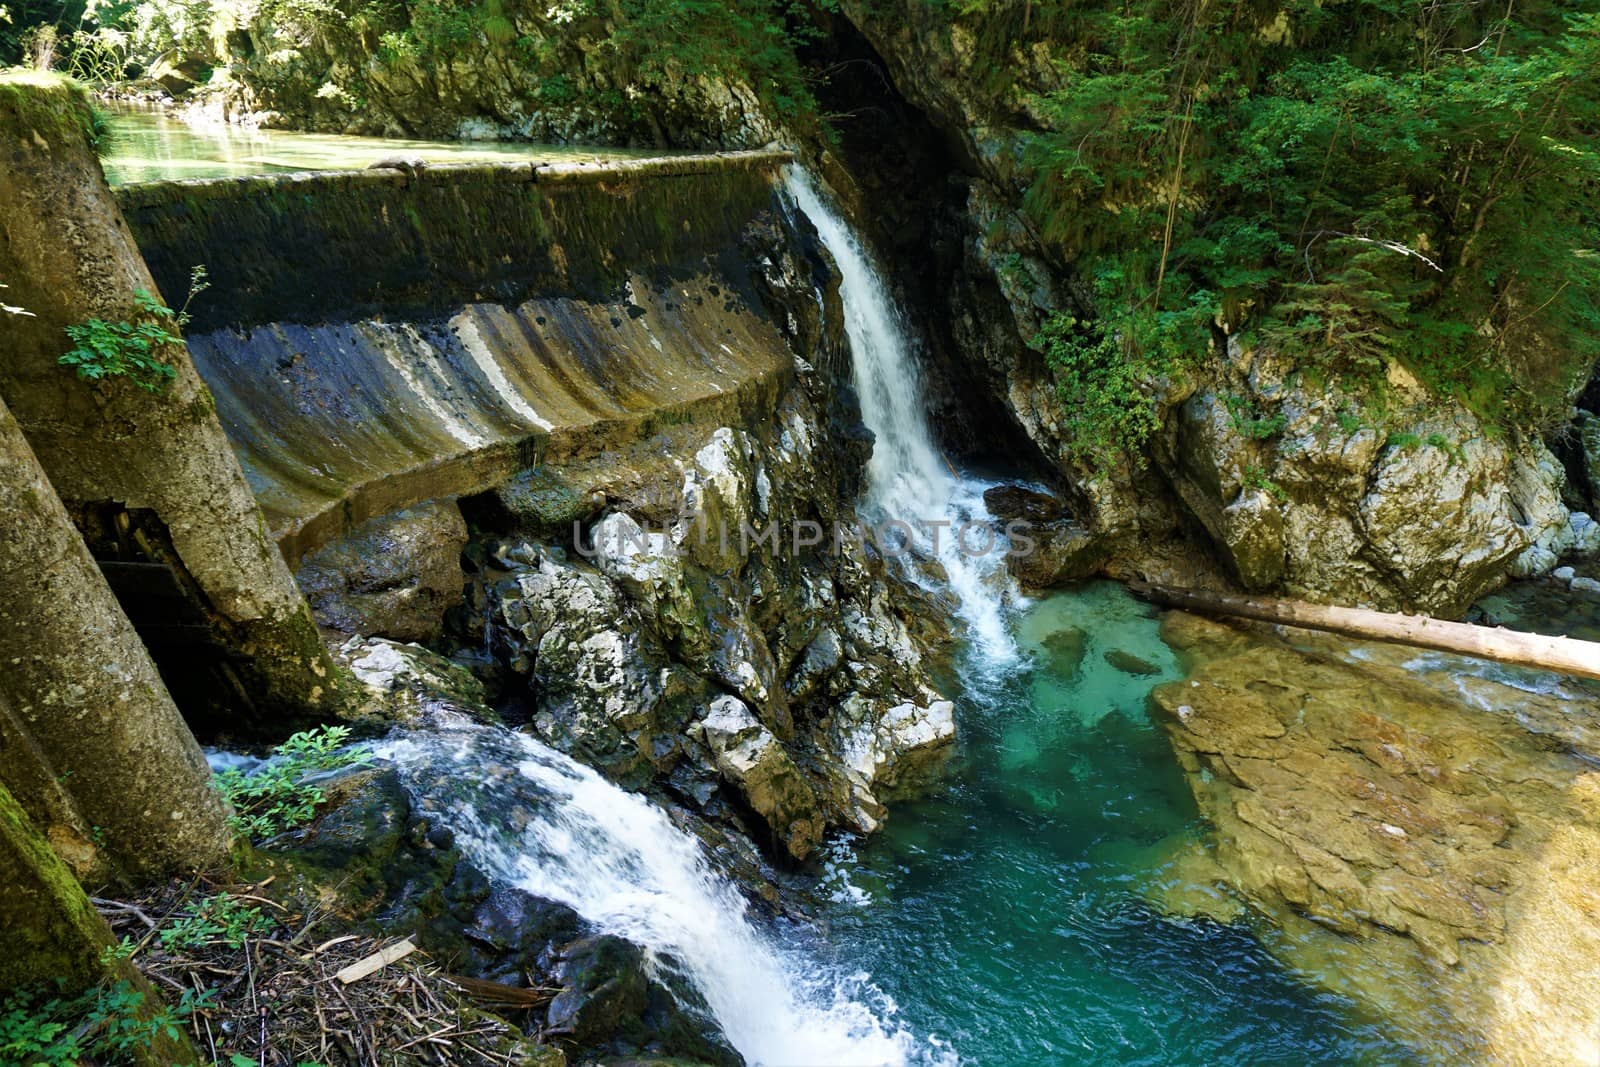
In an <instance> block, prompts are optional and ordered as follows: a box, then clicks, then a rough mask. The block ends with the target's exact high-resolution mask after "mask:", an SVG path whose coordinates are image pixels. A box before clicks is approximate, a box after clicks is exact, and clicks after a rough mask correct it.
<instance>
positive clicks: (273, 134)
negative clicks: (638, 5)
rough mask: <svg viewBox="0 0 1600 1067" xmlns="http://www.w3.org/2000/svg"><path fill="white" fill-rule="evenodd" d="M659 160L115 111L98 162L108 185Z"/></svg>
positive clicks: (614, 152)
mask: <svg viewBox="0 0 1600 1067" xmlns="http://www.w3.org/2000/svg"><path fill="white" fill-rule="evenodd" d="M667 154H670V153H663V152H640V151H630V150H628V149H619V148H586V147H581V146H578V147H574V146H571V145H546V144H526V143H514V142H503V143H502V142H494V141H409V140H401V139H398V138H389V137H346V136H344V135H342V134H319V133H297V132H294V131H290V130H260V129H250V128H247V127H243V126H232V125H226V124H221V123H217V124H208V125H204V126H197V125H190V124H188V123H185V122H179V121H177V120H176V119H172V118H168V117H167V116H166V115H164V114H163V113H161V112H159V111H154V110H149V109H143V108H117V109H115V110H114V111H113V113H112V122H111V142H110V149H109V151H108V152H107V153H106V155H105V157H104V158H103V159H102V161H101V162H102V163H103V165H104V166H105V171H106V178H107V179H108V180H109V181H110V182H111V184H113V185H123V184H129V183H133V182H151V181H166V180H170V179H174V178H234V177H241V176H245V175H251V174H272V173H282V172H287V171H296V170H361V169H363V168H365V167H367V166H369V165H371V164H373V163H376V162H377V161H378V160H381V159H388V158H390V157H393V156H405V157H408V158H419V159H422V160H424V161H426V162H428V163H496V162H501V163H516V162H528V161H536V162H541V163H573V162H587V161H592V160H600V159H632V158H640V157H644V156H652V155H667Z"/></svg>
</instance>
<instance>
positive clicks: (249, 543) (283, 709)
mask: <svg viewBox="0 0 1600 1067" xmlns="http://www.w3.org/2000/svg"><path fill="white" fill-rule="evenodd" d="M88 114H89V113H88V104H87V100H86V99H85V97H84V95H83V93H82V91H81V90H80V89H77V88H75V87H73V86H71V85H70V84H69V83H66V82H65V81H60V80H50V79H49V78H47V77H46V76H43V75H37V74H23V75H9V76H0V189H3V190H4V195H3V196H0V282H4V283H5V284H6V285H8V286H9V288H8V289H6V290H5V291H4V294H5V297H6V302H7V303H10V304H16V305H20V306H21V307H23V308H25V309H27V311H29V312H31V313H32V317H25V316H3V315H0V318H3V320H4V321H0V339H3V342H4V345H3V347H4V358H3V359H0V397H3V398H4V400H5V402H6V404H7V405H8V406H9V407H10V408H11V412H12V414H13V415H14V416H15V417H16V420H17V422H19V423H20V424H21V425H22V428H23V430H24V432H25V433H26V434H27V437H28V441H29V443H30V444H31V445H32V447H33V450H34V452H35V454H36V455H37V456H38V457H39V462H40V463H41V465H42V466H43V467H44V469H45V470H46V471H47V472H48V473H49V477H50V481H51V483H52V484H53V485H54V486H55V489H56V492H57V493H58V494H60V496H61V498H62V500H63V501H64V502H66V504H67V505H68V507H69V508H72V509H74V510H78V509H84V510H89V511H92V510H94V509H110V510H113V511H115V510H117V509H125V510H126V511H127V512H131V513H134V514H135V515H139V516H153V517H154V519H155V522H154V523H153V524H152V525H153V526H155V527H157V528H159V529H162V530H164V536H165V537H167V538H169V539H170V545H171V551H172V554H173V555H174V556H175V557H176V559H177V560H179V561H181V568H182V570H183V572H185V574H186V575H187V577H188V578H191V579H192V580H193V586H194V587H195V588H196V589H197V590H198V593H199V599H200V600H201V601H202V605H201V606H202V608H203V610H204V612H205V613H206V615H207V617H208V621H209V625H210V627H211V630H212V633H213V636H214V638H215V640H216V641H217V642H218V643H219V644H220V645H221V646H223V647H224V648H226V649H227V650H228V652H229V654H230V656H229V658H230V661H231V664H232V667H233V669H235V670H237V671H238V673H239V675H240V676H241V680H242V682H243V685H242V686H241V687H239V692H240V694H241V699H245V698H248V700H249V701H250V702H251V703H252V704H253V705H254V707H255V709H256V710H257V711H259V712H262V713H275V714H279V715H286V716H289V717H292V718H299V719H307V718H312V717H321V716H325V715H327V714H328V713H330V712H332V711H334V710H337V706H338V704H339V700H340V698H341V697H342V695H343V689H342V686H341V685H339V684H338V683H337V676H336V674H335V671H334V667H333V665H332V662H331V661H330V659H329V657H328V654H327V651H326V650H325V649H324V648H323V647H322V643H321V640H320V639H319V637H318V634H317V630H316V626H315V624H314V623H313V622H312V619H311V615H310V612H309V610H308V609H307V608H306V605H305V601H304V599H303V598H302V597H301V595H300V590H299V589H298V588H297V587H296V586H295V584H294V579H293V578H292V577H291V575H290V573H289V569H288V567H287V566H286V565H285V563H284V561H283V557H282V556H281V555H280V554H279V552H278V549H277V546H276V545H275V544H274V543H273V541H272V540H271V538H270V537H269V535H268V533H267V529H266V523H265V521H264V519H263V518H262V514H261V509H260V508H259V507H258V506H257V504H256V501H255V497H254V496H253V495H252V493H251V491H250V487H249V485H248V484H247V482H246V481H245V477H244V473H243V471H242V470H241V469H240V467H239V462H238V460H237V459H236V458H235V456H234V454H233V450H232V448H231V447H230V446H229V444H228V440H227V438H226V437H225V436H224V434H223V430H222V425H221V423H220V422H219V421H218V419H217V414H216V407H215V404H214V403H213V401H212V398H211V393H210V391H209V390H208V389H207V388H206V385H205V383H204V382H202V381H201V380H200V377H199V375H198V374H197V373H196V372H195V368H194V364H193V362H192V361H191V360H190V358H189V354H188V350H187V349H186V348H185V347H184V346H182V345H176V346H167V351H164V352H163V356H164V357H165V358H167V359H169V360H170V361H171V362H172V363H173V365H174V367H175V369H176V371H177V377H176V379H175V380H173V381H172V382H171V383H170V384H169V385H168V386H167V388H166V389H165V390H164V391H163V392H161V393H159V394H151V393H147V392H144V391H143V390H140V389H138V388H136V387H135V386H134V385H133V384H132V383H131V382H129V381H126V380H119V379H108V380H104V381H101V382H98V383H93V384H91V383H88V382H84V381H80V380H78V379H77V378H76V377H75V376H74V375H73V374H72V372H71V371H70V370H69V369H68V368H66V367H62V366H60V365H59V364H58V359H59V357H60V356H61V355H62V354H63V353H64V352H65V351H66V350H67V349H68V348H69V347H71V342H70V341H69V340H68V339H67V337H66V335H65V333H64V332H63V331H64V329H65V327H67V326H69V325H74V324H77V323H81V322H83V321H85V320H87V319H89V318H101V319H104V320H106V321H108V322H127V321H134V320H135V318H136V315H135V310H134V294H135V292H136V291H137V290H140V289H143V290H146V291H148V292H150V293H152V294H155V293H156V287H155V283H154V282H153V281H152V280H151V278H150V273H149V271H148V270H147V269H146V267H145V264H144V260H143V259H142V258H141V257H140V255H139V250H138V248H137V247H136V246H135V245H134V243H133V239H132V237H131V235H130V234H129V232H128V227H127V223H126V222H125V221H124V220H123V218H122V213H121V211H120V210H119V209H118V208H117V205H116V202H115V200H114V199H113V198H112V195H111V191H110V189H109V187H108V186H107V185H106V181H105V177H104V175H103V174H102V172H101V169H100V164H99V161H98V160H97V159H96V158H95V155H94V152H93V150H92V149H91V147H90V143H89V136H88V132H87V131H88ZM157 295H158V296H161V295H163V294H157ZM164 298H165V300H166V302H167V303H169V304H171V303H173V302H174V301H175V302H177V303H178V304H182V303H183V298H184V294H182V293H167V294H164ZM264 373H270V371H267V370H265V369H264Z"/></svg>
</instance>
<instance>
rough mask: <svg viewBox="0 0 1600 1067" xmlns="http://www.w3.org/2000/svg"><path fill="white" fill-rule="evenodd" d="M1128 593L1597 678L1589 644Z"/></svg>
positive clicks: (1150, 588) (1425, 619)
mask: <svg viewBox="0 0 1600 1067" xmlns="http://www.w3.org/2000/svg"><path fill="white" fill-rule="evenodd" d="M1128 588H1130V589H1131V590H1133V592H1135V593H1137V594H1138V595H1139V596H1142V597H1145V598H1146V599H1148V600H1153V601H1155V602H1156V603H1158V604H1164V605H1166V606H1167V607H1172V608H1182V609H1184V610H1185V611H1196V612H1200V613H1202V614H1207V615H1233V616H1237V617H1238V618H1241V619H1256V620H1258V621H1261V622H1275V623H1281V624H1283V625H1285V626H1298V627H1301V628H1303V629H1307V630H1326V631H1328V632H1329V633H1336V634H1343V635H1345V636H1346V637H1361V638H1366V639H1368V640H1372V641H1389V642H1392V643H1395V644H1402V645H1415V646H1416V647H1417V648H1430V649H1434V650H1435V651H1438V652H1454V653H1456V654H1457V655H1462V656H1475V657H1477V658H1479V659H1488V660H1494V661H1496V662H1498V663H1509V664H1512V665H1514V666H1518V667H1533V668H1537V669H1539V670H1547V671H1557V672H1559V673H1561V674H1571V675H1576V676H1577V677H1580V678H1600V644H1597V643H1595V642H1593V641H1578V640H1574V639H1573V638H1570V637H1545V636H1544V635H1542V634H1528V633H1521V632H1519V631H1517V630H1506V629H1501V628H1499V627H1492V626H1474V625H1472V624H1471V623H1465V622H1447V621H1445V620H1443V619H1434V618H1430V617H1429V616H1427V615H1397V614H1393V613H1391V612H1387V611H1369V610H1367V609H1365V608H1340V607H1330V606H1328V605H1325V604H1308V603H1306V602H1304V601H1300V600H1273V599H1271V598H1269V597H1255V596H1238V595H1235V594H1232V593H1211V592H1206V591H1203V590H1199V589H1172V588H1167V587H1164V586H1159V585H1150V584H1148V583H1146V582H1130V583H1129V584H1128Z"/></svg>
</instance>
